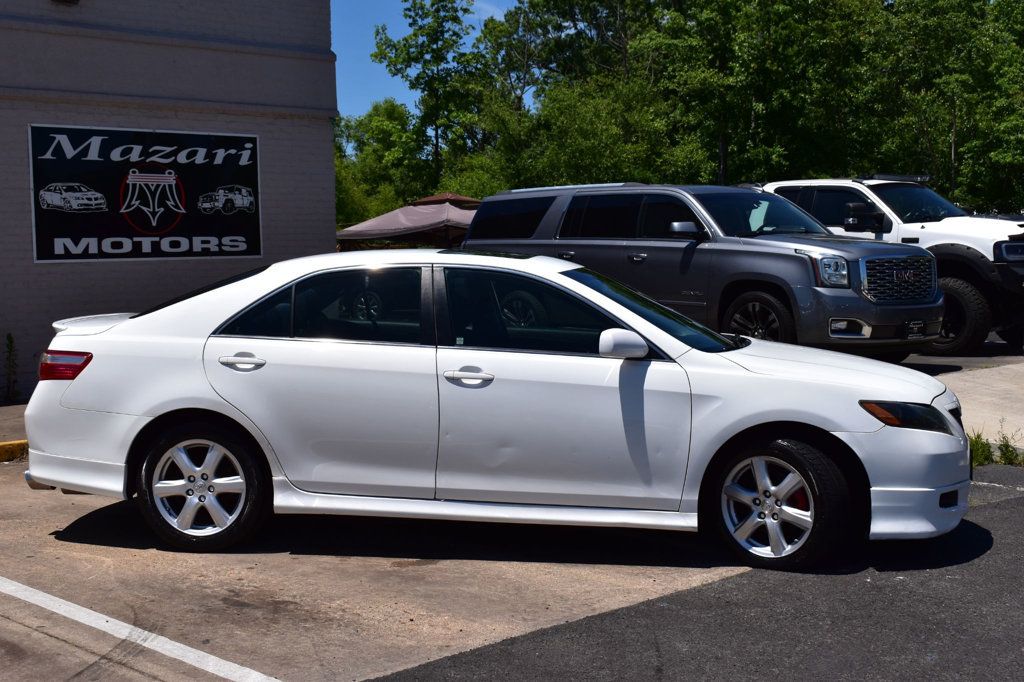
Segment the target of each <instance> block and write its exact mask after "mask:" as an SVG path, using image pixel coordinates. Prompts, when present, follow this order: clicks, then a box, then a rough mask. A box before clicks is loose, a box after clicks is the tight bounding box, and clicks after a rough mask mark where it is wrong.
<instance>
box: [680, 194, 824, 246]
mask: <svg viewBox="0 0 1024 682" xmlns="http://www.w3.org/2000/svg"><path fill="white" fill-rule="evenodd" d="M693 198H694V199H696V200H697V201H699V202H700V203H701V204H702V205H703V206H704V208H706V209H707V211H708V213H710V214H711V217H712V218H714V219H715V222H716V223H718V226H719V227H720V228H722V232H724V233H725V234H726V235H728V236H730V237H758V236H761V235H765V234H832V233H831V232H829V231H828V229H827V228H826V227H825V226H824V225H822V224H821V223H819V222H818V221H817V220H815V219H814V218H812V217H811V216H810V215H809V214H807V213H804V212H803V211H802V210H801V209H800V208H798V207H797V206H796V204H794V203H792V202H790V201H789V200H788V199H783V198H782V197H780V196H776V195H774V194H769V193H766V192H713V193H709V194H704V193H703V192H702V193H700V194H694V195H693Z"/></svg>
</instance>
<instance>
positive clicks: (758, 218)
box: [464, 183, 942, 360]
mask: <svg viewBox="0 0 1024 682" xmlns="http://www.w3.org/2000/svg"><path fill="white" fill-rule="evenodd" d="M464 248H466V249H471V250H482V251H502V252H514V253H525V254H541V255H547V256H557V257H558V258H564V259H566V260H571V261H573V262H577V263H580V264H582V265H584V266H586V267H588V268H590V269H592V270H595V271H597V272H600V273H603V274H605V275H607V276H609V277H612V278H614V279H617V280H619V281H621V282H623V283H625V284H627V285H629V286H631V287H633V288H635V289H637V290H639V291H641V292H644V293H646V294H647V295H648V296H650V297H651V298H653V299H655V300H657V301H658V302H660V303H662V304H664V305H666V306H668V307H670V308H673V309H675V310H678V311H679V312H681V313H683V314H685V315H687V316H688V317H690V318H692V319H694V320H697V321H699V322H703V323H704V324H706V325H708V326H709V327H711V328H713V329H717V330H720V331H724V332H732V333H736V334H740V335H743V336H752V337H757V338H763V339H769V340H774V341H784V342H790V343H801V344H805V345H812V346H821V347H829V348H833V349H837V350H847V351H852V352H853V351H855V352H863V353H865V354H870V355H874V356H876V357H883V358H886V359H891V360H899V359H902V358H903V357H906V356H907V355H908V354H909V353H910V352H912V351H913V350H915V349H916V348H917V347H920V346H923V345H924V344H926V343H927V342H929V341H931V340H933V339H935V338H936V337H937V336H938V334H939V330H940V328H941V326H942V293H941V292H940V291H939V289H938V286H937V283H936V270H935V259H934V258H933V257H932V255H931V254H929V253H928V252H927V251H925V250H924V249H921V248H918V247H916V246H908V245H904V244H891V243H885V242H881V241H866V240H863V239H852V238H848V237H841V236H837V235H834V234H832V233H831V232H829V230H828V229H827V228H825V227H824V226H823V225H822V224H821V223H819V222H818V221H817V220H815V219H814V218H813V217H811V216H810V215H809V214H808V213H806V212H805V211H803V210H802V209H800V208H798V207H797V206H796V205H795V204H793V203H791V202H789V201H787V200H786V199H783V198H782V197H779V196H776V195H774V194H771V193H769V192H763V191H760V190H759V189H756V188H745V187H715V186H666V185H643V184H636V183H622V184H612V185H580V186H568V187H546V188H537V189H524V190H512V191H509V192H503V193H501V194H497V195H495V196H492V197H488V198H487V199H485V200H484V202H483V204H482V205H481V206H480V208H479V209H478V210H477V213H476V216H475V217H474V218H473V222H472V224H471V225H470V227H469V233H468V235H467V237H466V241H465V244H464ZM527 304H528V301H527V302H522V301H518V302H517V305H516V306H511V305H510V306H506V307H508V309H507V310H503V313H504V314H505V315H506V316H510V318H511V317H515V316H520V317H523V323H524V324H528V318H529V315H530V312H531V311H530V310H529V309H528V308H529V306H528V305H527Z"/></svg>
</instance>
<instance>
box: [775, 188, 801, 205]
mask: <svg viewBox="0 0 1024 682" xmlns="http://www.w3.org/2000/svg"><path fill="white" fill-rule="evenodd" d="M802 190H803V188H802V187H779V188H777V189H776V190H775V193H776V194H778V195H779V196H780V197H785V198H786V199H789V200H790V201H792V202H793V203H794V204H796V203H799V200H800V192H801V191H802Z"/></svg>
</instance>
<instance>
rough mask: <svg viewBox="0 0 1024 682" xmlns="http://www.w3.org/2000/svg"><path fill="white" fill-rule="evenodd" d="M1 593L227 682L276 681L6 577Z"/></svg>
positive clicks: (1, 582) (1, 577)
mask: <svg viewBox="0 0 1024 682" xmlns="http://www.w3.org/2000/svg"><path fill="white" fill-rule="evenodd" d="M0 593H3V594H6V595H9V596H11V597H14V598H16V599H20V600H22V601H25V602H28V603H29V604H33V605H35V606H38V607H40V608H44V609H46V610H48V611H52V612H53V613H56V614H57V615H60V616H63V617H65V618H68V619H70V620H73V621H76V622H78V623H81V624H83V625H88V626H89V627H91V628H95V629H97V630H100V631H102V632H106V633H107V634H109V635H113V636H114V637H118V638H120V639H124V640H128V641H131V642H135V643H136V644H139V645H140V646H144V647H146V648H147V649H152V650H153V651H156V652H158V653H161V654H163V655H164V656H168V657H170V658H173V659H176V660H179V661H182V662H183V663H187V664H189V665H191V666H192V667H194V668H199V669H200V670H204V671H206V672H208V673H211V674H213V675H217V676H218V677H223V678H224V679H228V680H236V681H237V682H256V681H257V680H259V681H263V680H274V679H276V678H273V677H268V676H267V675H264V674H263V673H260V672H257V671H255V670H252V669H250V668H246V667H243V666H240V665H237V664H235V663H232V662H231V661H225V660H224V659H222V658H217V657H216V656H213V655H211V654H207V653H204V652H202V651H199V650H198V649H193V648H192V647H190V646H186V645H184V644H181V643H179V642H175V641H173V640H170V639H167V638H166V637H163V636H161V635H158V634H156V633H153V632H149V631H148V630H142V629H141V628H137V627H135V626H134V625H129V624H128V623H125V622H123V621H120V620H117V619H116V618H111V617H109V616H104V615H103V614H102V613H97V612H96V611H93V610H91V609H87V608H85V607H83V606H78V605H77V604H72V603H71V602H69V601H66V600H64V599H61V598H60V597H54V596H53V595H51V594H47V593H46V592H41V591H39V590H37V589H34V588H32V587H29V586H28V585H22V584H21V583H18V582H15V581H13V580H8V579H7V578H4V577H3V576H0Z"/></svg>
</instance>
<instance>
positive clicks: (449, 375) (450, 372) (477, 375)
mask: <svg viewBox="0 0 1024 682" xmlns="http://www.w3.org/2000/svg"><path fill="white" fill-rule="evenodd" d="M444 378H445V379H450V380H451V381H482V382H488V381H494V375H493V374H487V373H486V372H463V371H462V370H459V369H447V370H445V371H444Z"/></svg>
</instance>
